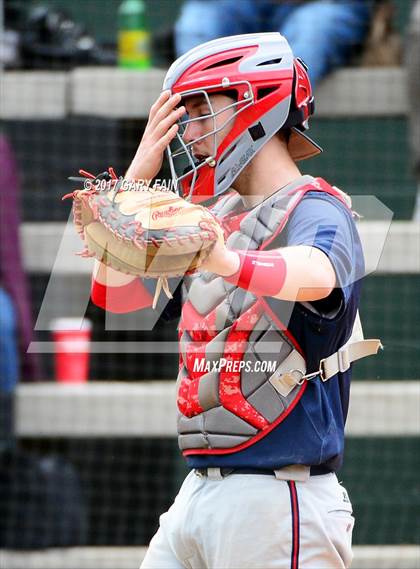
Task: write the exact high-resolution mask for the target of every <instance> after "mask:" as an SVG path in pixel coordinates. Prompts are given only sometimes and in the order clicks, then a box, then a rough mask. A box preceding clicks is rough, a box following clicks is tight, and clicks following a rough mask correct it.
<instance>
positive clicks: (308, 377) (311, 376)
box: [293, 358, 328, 385]
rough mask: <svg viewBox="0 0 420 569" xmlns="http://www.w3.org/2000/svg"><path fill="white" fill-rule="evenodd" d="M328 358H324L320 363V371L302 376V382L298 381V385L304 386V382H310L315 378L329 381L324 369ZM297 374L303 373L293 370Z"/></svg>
mask: <svg viewBox="0 0 420 569" xmlns="http://www.w3.org/2000/svg"><path fill="white" fill-rule="evenodd" d="M325 360H326V358H323V359H322V360H321V361H320V362H319V369H318V371H314V372H312V373H307V374H305V375H302V377H301V378H300V380H299V381H298V383H297V384H298V385H302V383H303V382H304V381H309V380H311V379H314V378H315V377H318V376H319V377H320V378H321V380H322V381H327V379H328V377H326V376H325V368H324V362H325ZM293 371H296V372H300V373H302V372H301V371H300V370H298V369H296V370H293Z"/></svg>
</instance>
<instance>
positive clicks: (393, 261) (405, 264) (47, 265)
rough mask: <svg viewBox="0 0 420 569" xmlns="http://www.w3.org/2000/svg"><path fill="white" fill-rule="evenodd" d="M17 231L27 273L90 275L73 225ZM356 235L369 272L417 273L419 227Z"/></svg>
mask: <svg viewBox="0 0 420 569" xmlns="http://www.w3.org/2000/svg"><path fill="white" fill-rule="evenodd" d="M20 232H21V233H20V235H21V239H22V248H23V262H24V266H25V268H26V270H28V271H29V272H37V273H50V272H51V271H55V272H56V274H72V275H75V274H78V275H90V274H91V272H92V261H91V260H88V259H84V258H80V257H78V256H76V255H75V253H76V252H77V251H80V250H81V249H83V244H82V241H81V239H80V237H79V236H78V235H77V234H76V232H75V230H74V228H73V225H72V223H69V224H66V223H60V222H32V223H24V224H22V226H21V228H20ZM359 232H360V235H361V238H362V241H363V245H364V249H365V257H366V259H367V260H368V262H367V269H368V271H373V270H375V269H377V272H378V273H420V224H418V223H416V222H406V221H397V222H393V223H392V224H391V226H390V224H389V222H381V221H374V222H361V223H360V224H359ZM383 244H384V245H383ZM378 258H380V260H379V265H378V266H377V260H378Z"/></svg>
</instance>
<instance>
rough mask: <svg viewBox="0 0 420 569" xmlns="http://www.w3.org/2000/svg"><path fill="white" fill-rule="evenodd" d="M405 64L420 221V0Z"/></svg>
mask: <svg viewBox="0 0 420 569" xmlns="http://www.w3.org/2000/svg"><path fill="white" fill-rule="evenodd" d="M405 65H406V68H407V79H408V101H409V128H410V147H411V155H412V162H413V168H414V175H415V177H416V182H417V197H416V203H415V206H414V214H413V221H417V222H420V0H416V2H415V4H414V5H413V9H412V12H411V17H410V22H409V25H408V36H407V43H406V50H405Z"/></svg>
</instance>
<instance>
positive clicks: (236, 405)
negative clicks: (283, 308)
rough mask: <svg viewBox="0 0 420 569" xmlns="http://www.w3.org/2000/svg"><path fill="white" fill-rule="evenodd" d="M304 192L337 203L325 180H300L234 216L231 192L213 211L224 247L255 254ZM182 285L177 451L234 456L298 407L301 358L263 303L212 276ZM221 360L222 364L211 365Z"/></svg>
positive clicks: (235, 203)
mask: <svg viewBox="0 0 420 569" xmlns="http://www.w3.org/2000/svg"><path fill="white" fill-rule="evenodd" d="M308 191H324V192H327V193H329V194H332V195H334V196H336V197H338V198H339V199H340V200H341V201H344V200H343V197H342V196H343V194H342V193H340V192H339V191H338V190H336V189H335V188H332V187H331V186H329V185H328V184H327V183H326V182H325V181H324V180H321V179H319V178H317V179H315V178H312V177H311V176H304V177H303V178H302V180H301V182H300V184H299V185H296V184H294V185H289V186H287V187H286V188H283V189H282V190H281V191H279V192H277V193H276V194H274V195H273V196H271V197H270V198H268V199H266V200H264V202H262V203H261V204H260V205H259V206H257V207H255V208H254V209H253V210H252V211H250V212H245V213H243V214H239V215H236V216H235V211H237V210H238V209H239V206H240V204H241V198H240V196H239V195H238V194H236V193H235V194H234V195H228V196H226V197H225V198H224V199H222V200H220V201H219V202H217V204H216V205H215V206H214V207H213V210H212V211H213V213H214V214H215V215H216V216H217V217H218V218H219V219H220V220H222V222H224V225H225V226H229V227H228V228H227V230H226V234H227V235H228V237H227V241H226V242H227V245H228V247H230V248H236V249H248V250H262V249H265V248H266V247H269V245H270V243H271V242H272V241H273V240H274V238H275V237H277V236H278V235H279V234H280V232H281V231H282V230H283V229H284V227H285V225H286V222H287V220H288V218H289V216H290V214H291V212H292V211H293V210H294V208H295V207H296V206H297V205H298V203H299V202H300V201H301V199H302V198H303V197H304V195H305V194H306V193H307V192H308ZM235 226H236V227H235ZM184 282H185V285H184V301H185V302H184V305H183V311H182V316H181V321H180V325H179V340H180V370H179V375H178V383H177V388H178V399H177V403H178V409H179V412H180V413H179V418H178V432H179V446H180V448H181V449H182V450H183V451H184V454H189V451H190V452H194V450H195V452H196V451H197V450H198V449H200V451H199V452H201V453H208V454H221V453H224V452H232V451H235V450H240V449H242V448H244V447H246V446H249V445H250V444H252V443H254V442H256V441H257V440H258V439H260V438H261V437H263V436H265V435H266V434H267V433H268V432H270V430H272V429H273V428H274V427H275V426H276V425H278V424H279V423H280V422H281V421H282V420H283V419H284V418H285V417H286V415H288V414H289V413H290V412H291V411H292V409H293V407H294V406H295V405H296V404H297V402H298V401H299V399H300V398H301V396H302V395H303V393H304V391H305V389H306V385H307V382H306V381H304V382H302V384H300V385H299V384H296V381H295V380H294V379H293V377H291V374H290V372H291V371H292V370H296V369H298V370H302V371H303V372H306V364H305V357H304V354H302V351H301V349H300V347H299V346H298V345H297V343H296V341H295V340H294V339H293V338H292V337H291V334H290V333H289V332H288V330H287V327H286V326H285V325H284V324H282V322H280V320H279V318H278V315H275V314H273V312H272V311H271V310H270V308H269V307H268V305H267V304H266V302H265V301H264V299H263V298H258V297H256V296H255V295H253V294H251V293H249V292H247V291H245V290H243V289H241V288H238V287H236V286H234V285H232V284H230V283H228V282H226V281H225V280H224V279H223V278H222V277H220V276H218V275H214V274H212V273H203V274H197V275H195V276H193V277H189V278H188V279H185V281H184ZM285 324H287V322H285ZM221 360H222V361H223V362H226V364H225V365H224V366H222V365H220V366H219V365H218V364H219V363H220V361H221ZM228 362H231V365H230V368H229V365H228ZM240 362H244V363H242V364H241V363H240ZM257 362H259V363H258V364H257ZM264 362H265V363H264ZM268 362H271V363H270V364H269V366H270V367H268ZM273 362H275V366H274V367H275V371H274V373H273V369H272V368H273ZM241 366H243V367H242V369H241V370H239V368H240V367H241ZM267 367H268V369H267ZM233 370H236V371H233Z"/></svg>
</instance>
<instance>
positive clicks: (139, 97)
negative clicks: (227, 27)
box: [0, 67, 407, 120]
mask: <svg viewBox="0 0 420 569" xmlns="http://www.w3.org/2000/svg"><path fill="white" fill-rule="evenodd" d="M165 74H166V70H163V69H149V70H146V71H141V72H133V71H131V70H125V69H119V68H117V67H88V68H76V69H74V70H72V71H69V72H67V73H65V72H55V71H7V72H4V73H3V74H2V77H1V81H2V105H1V107H0V118H3V119H9V120H10V119H13V120H27V119H29V118H33V119H39V120H42V119H60V118H64V117H66V116H69V115H90V116H102V117H107V118H124V119H126V118H146V117H147V116H148V113H149V109H150V106H151V105H152V104H153V102H154V101H155V99H156V98H157V96H158V94H159V92H160V91H161V89H162V84H163V79H164V77H165ZM315 97H316V100H317V116H318V117H327V118H331V117H340V116H344V117H348V116H352V117H371V116H400V115H405V114H406V113H407V93H406V71H405V69H404V68H402V67H368V68H359V67H350V68H344V69H339V70H338V71H335V72H334V73H332V74H330V75H329V76H328V77H327V78H326V79H325V80H324V81H323V82H322V83H321V84H320V86H319V87H318V89H317V90H316V92H315Z"/></svg>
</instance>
